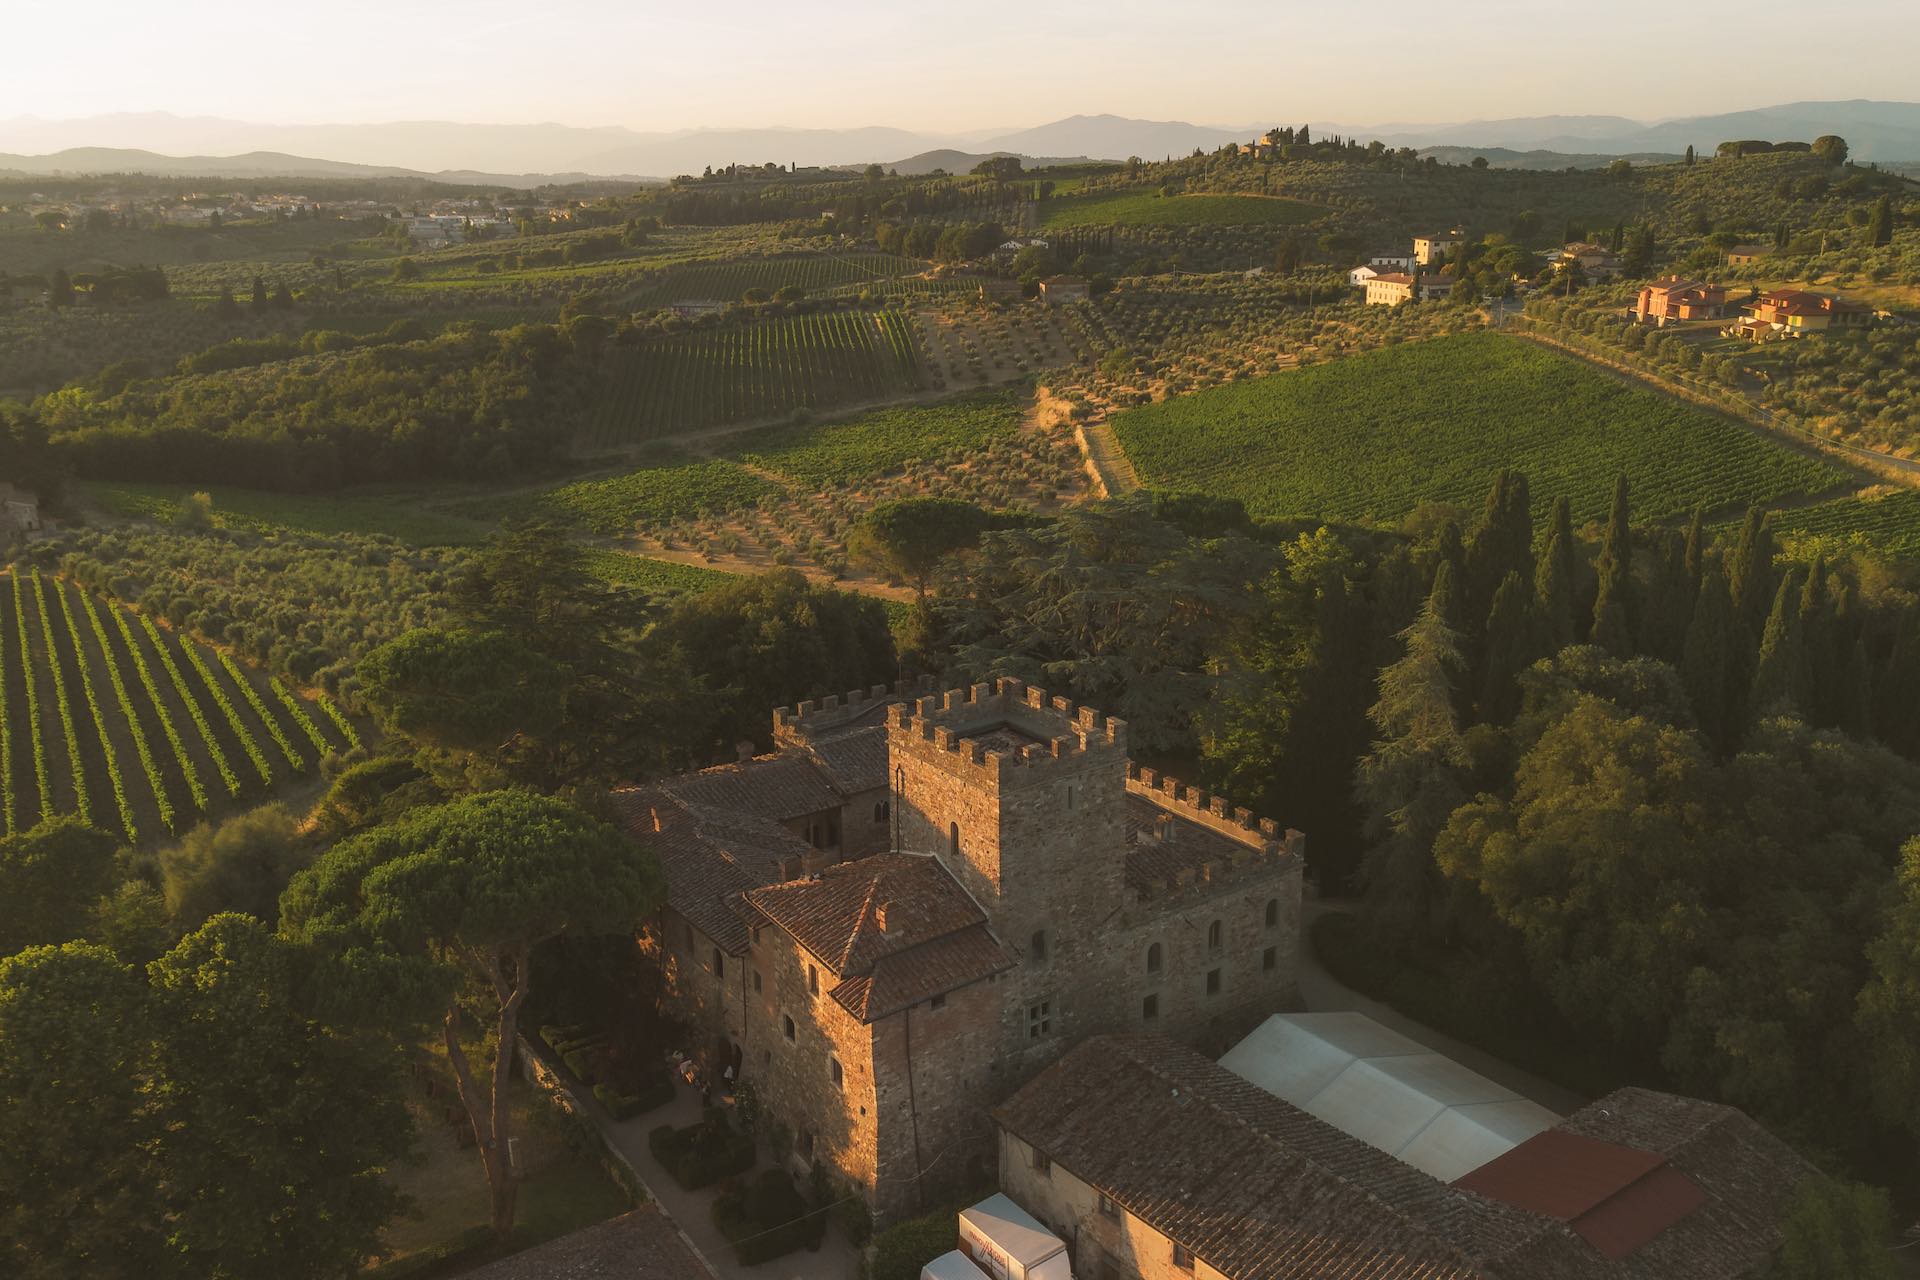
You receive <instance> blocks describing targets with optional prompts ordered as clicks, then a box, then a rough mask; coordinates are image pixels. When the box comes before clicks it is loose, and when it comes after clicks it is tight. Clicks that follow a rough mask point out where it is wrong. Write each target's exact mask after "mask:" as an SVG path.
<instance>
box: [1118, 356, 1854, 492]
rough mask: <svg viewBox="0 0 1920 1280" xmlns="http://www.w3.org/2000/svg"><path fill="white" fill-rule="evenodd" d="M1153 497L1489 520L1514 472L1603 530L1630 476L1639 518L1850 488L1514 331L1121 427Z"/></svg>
mask: <svg viewBox="0 0 1920 1280" xmlns="http://www.w3.org/2000/svg"><path fill="white" fill-rule="evenodd" d="M1113 426H1114V430H1115V432H1116V434H1117V435H1118V437H1119V440H1120V443H1121V444H1122V446H1123V447H1124V448H1125V449H1126V451H1127V455H1128V457H1129V458H1130V459H1131V460H1132V462H1133V465H1134V468H1135V470H1136V471H1138V472H1139V474H1140V477H1141V479H1142V480H1143V481H1145V482H1146V483H1147V484H1148V485H1149V486H1151V487H1154V488H1163V489H1177V490H1191V491H1195V492H1204V493H1213V494H1220V495H1223V496H1227V497H1235V498H1239V499H1241V500H1242V501H1244V502H1245V503H1246V505H1247V509H1248V511H1249V512H1251V513H1252V514H1254V515H1258V516H1314V517H1325V518H1331V519H1342V520H1366V519H1372V520H1379V521H1395V520H1398V519H1399V518H1400V517H1401V516H1403V515H1405V514H1406V513H1407V512H1408V511H1410V510H1412V509H1413V508H1414V507H1416V506H1418V505H1420V504H1421V503H1424V502H1447V503H1455V504H1458V505H1460V506H1463V507H1467V508H1477V507H1478V506H1479V504H1480V502H1481V501H1482V499H1483V498H1484V497H1485V495H1486V491H1487V486H1488V484H1489V483H1490V481H1491V480H1492V477H1493V475H1494V473H1495V472H1496V471H1498V470H1499V469H1500V468H1501V467H1503V466H1513V467H1517V468H1519V469H1520V470H1521V471H1524V472H1525V473H1526V474H1527V477H1528V479H1529V481H1530V482H1531V485H1532V491H1533V497H1534V502H1535V505H1536V507H1537V508H1539V509H1540V511H1541V512H1542V513H1544V509H1545V507H1546V505H1547V504H1548V503H1549V502H1550V501H1551V500H1552V499H1553V498H1555V497H1557V496H1560V495H1563V494H1564V495H1565V496H1566V497H1567V498H1568V499H1569V500H1570V501H1571V502H1572V504H1573V513H1574V518H1575V520H1576V522H1584V521H1588V520H1598V519H1600V518H1602V517H1603V516H1604V515H1605V513H1606V509H1607V503H1608V500H1609V496H1610V495H1611V493H1612V488H1613V483H1614V480H1615V478H1616V477H1617V476H1620V475H1622V474H1624V475H1626V476H1627V478H1628V481H1629V484H1630V485H1631V489H1632V496H1633V509H1634V515H1635V516H1636V518H1639V519H1661V518H1666V517H1672V516H1677V515H1680V514H1683V513H1685V512H1686V511H1688V510H1690V509H1692V508H1693V507H1694V506H1695V505H1698V504H1705V505H1706V506H1709V507H1723V506H1726V505H1728V504H1742V505H1744V504H1748V503H1762V504H1765V503H1768V502H1771V501H1775V500H1778V499H1780V498H1783V497H1787V496H1790V495H1797V494H1811V493H1821V492H1824V491H1826V490H1829V489H1832V488H1834V487H1836V486H1837V485H1840V484H1842V483H1844V482H1845V481H1846V479H1847V477H1846V476H1845V475H1844V474H1843V473H1842V472H1840V471H1839V470H1837V469H1836V468H1834V467H1832V466H1830V465H1828V464H1827V463H1825V462H1822V461H1819V460H1817V459H1814V458H1811V457H1809V456H1807V455H1805V454H1801V453H1798V452H1795V451H1793V450H1790V449H1788V448H1785V447H1784V446H1781V445H1776V444H1773V443H1771V442H1770V441H1768V440H1765V439H1763V438H1761V437H1760V436H1759V435H1757V434H1755V433H1754V432H1752V431H1750V430H1748V429H1747V428H1745V427H1742V426H1740V425H1739V424H1737V423H1734V422H1731V421H1729V420H1727V419H1724V418H1721V417H1718V416H1716V415H1713V414H1709V413H1706V412H1704V411H1702V410H1699V409H1695V408H1693V407H1691V406H1689V405H1686V404H1683V403H1681V402H1679V401H1677V400H1673V399H1671V398H1669V397H1666V396H1662V395H1660V394H1658V393H1656V392H1653V391H1650V390H1646V389H1644V388H1640V387H1636V386H1633V385H1631V384H1628V383H1626V382H1623V381H1621V380H1619V379H1616V378H1612V377H1609V376H1607V375H1606V374H1603V373H1600V372H1598V371H1596V370H1594V369H1592V368H1590V367H1588V366H1587V365H1585V364H1583V363H1581V362H1580V361H1578V360H1575V359H1573V358H1572V357H1569V356H1564V355H1560V354H1559V353H1557V352H1553V351H1548V350H1546V349H1544V348H1541V347H1537V346H1533V345H1530V344H1528V343H1525V342H1523V341H1521V340H1519V339H1517V338H1509V337H1506V336H1503V335H1500V334H1496V333H1474V334H1463V335H1460V336H1456V337H1449V338H1436V339H1432V340H1429V341H1425V342H1418V343H1408V344H1406V345H1402V346H1397V347H1388V348H1385V349H1383V350H1379V351H1375V352H1371V353H1369V354H1367V355H1362V356H1355V357H1353V358H1351V359H1345V360H1339V361H1336V362H1333V363H1331V364H1322V365H1312V366H1308V367H1306V368H1304V369H1300V370H1296V371H1293V372H1286V373H1276V374H1272V375H1269V376H1267V377H1264V378H1257V379H1254V380H1251V381H1247V382H1238V383H1232V384H1229V385H1227V386H1222V387H1215V388H1212V389H1210V390H1206V391H1201V392H1197V393H1195V394H1193V395H1189V396H1181V397H1178V398H1175V399H1172V400H1167V401H1165V402H1163V403H1160V404H1155V405H1146V406H1142V407H1140V408H1137V409H1129V410H1127V411H1125V412H1123V413H1121V414H1118V415H1116V416H1115V418H1114V419H1113Z"/></svg>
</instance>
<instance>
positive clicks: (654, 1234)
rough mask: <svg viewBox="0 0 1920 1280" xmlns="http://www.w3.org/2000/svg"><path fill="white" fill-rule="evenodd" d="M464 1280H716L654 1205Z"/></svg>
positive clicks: (508, 1259)
mask: <svg viewBox="0 0 1920 1280" xmlns="http://www.w3.org/2000/svg"><path fill="white" fill-rule="evenodd" d="M465 1274H466V1277H467V1280H714V1273H713V1271H712V1270H711V1269H710V1268H709V1267H707V1265H706V1264H705V1263H703V1262H702V1261H701V1260H700V1258H699V1256H698V1255H696V1254H695V1253H694V1251H693V1250H692V1249H691V1248H690V1247H689V1246H688V1245H687V1242H686V1240H685V1239H684V1238H682V1236H681V1235H680V1232H679V1229H678V1228H676V1227H675V1226H674V1225H673V1221H672V1219H670V1218H668V1217H667V1215H666V1214H664V1213H662V1212H661V1211H660V1207H659V1206H658V1205H651V1204H648V1205H642V1206H640V1207H639V1208H638V1209H634V1210H632V1211H631V1212H629V1213H623V1214H621V1215H620V1216H619V1217H617V1218H609V1219H607V1220H606V1221H605V1222H597V1223H595V1224H594V1225H593V1226H590V1227H582V1228H580V1230H578V1231H574V1232H569V1233H568V1234H567V1235H564V1236H561V1237H559V1238H558V1239H554V1240H548V1241H547V1242H545V1243H544V1244H537V1245H535V1246H533V1248H531V1249H523V1250H521V1251H520V1252H519V1253H516V1254H514V1255H512V1256H511V1257H506V1258H502V1259H500V1260H499V1261H498V1262H490V1263H488V1264H487V1265H486V1266H484V1267H481V1268H479V1269H478V1270H476V1271H469V1272H466V1273H465Z"/></svg>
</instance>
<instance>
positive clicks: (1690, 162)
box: [1686, 142, 1693, 169]
mask: <svg viewBox="0 0 1920 1280" xmlns="http://www.w3.org/2000/svg"><path fill="white" fill-rule="evenodd" d="M1686 164H1687V167H1688V168H1689V169H1691V168H1692V167H1693V144H1692V143H1691V142H1689V143H1688V144H1687V158H1686Z"/></svg>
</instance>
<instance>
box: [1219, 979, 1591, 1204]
mask: <svg viewBox="0 0 1920 1280" xmlns="http://www.w3.org/2000/svg"><path fill="white" fill-rule="evenodd" d="M1220 1065H1221V1066H1223V1067H1225V1068H1226V1069H1227V1070H1229V1071H1231V1072H1233V1073H1234V1074H1235V1075H1237V1076H1240V1077H1242V1078H1243V1079H1245V1080H1248V1081H1251V1082H1252V1083H1254V1084H1256V1085H1259V1086H1260V1087H1261V1088H1262V1089H1265V1090H1266V1091H1267V1092H1268V1093H1271V1094H1274V1095H1275V1096H1277V1097H1280V1098H1283V1099H1285V1100H1286V1101H1288V1102H1291V1103H1292V1104H1293V1105H1294V1106H1296V1107H1299V1108H1300V1109H1301V1110H1302V1111H1305V1112H1307V1113H1308V1114H1309V1115H1313V1116H1318V1117H1319V1118H1320V1119H1322V1120H1324V1121H1326V1122H1327V1123H1328V1124H1330V1125H1332V1126H1333V1127H1334V1128H1336V1129H1339V1130H1340V1131H1341V1132H1343V1133H1347V1134H1351V1135H1352V1136H1353V1137H1356V1138H1358V1139H1360V1140H1361V1141H1362V1142H1365V1143H1367V1144H1369V1145H1371V1146H1375V1147H1378V1148H1380V1150H1382V1151H1385V1152H1387V1153H1388V1154H1390V1155H1394V1156H1397V1157H1399V1158H1400V1159H1402V1160H1404V1161H1406V1162H1407V1163H1408V1164H1410V1165H1412V1166H1413V1167H1414V1168H1416V1169H1420V1170H1423V1171H1425V1172H1427V1173H1430V1174H1432V1175H1433V1176H1434V1177H1436V1178H1439V1179H1440V1180H1441V1181H1443V1182H1452V1181H1453V1180H1454V1179H1455V1178H1458V1177H1460V1176H1461V1175H1462V1174H1464V1173H1467V1172H1470V1171H1471V1170H1474V1169H1478V1168H1479V1167H1480V1166H1481V1165H1483V1164H1485V1163H1487V1161H1489V1160H1491V1159H1493V1158H1494V1157H1495V1156H1498V1155H1501V1154H1503V1153H1504V1152H1506V1151H1508V1150H1511V1149H1512V1148H1513V1147H1516V1146H1518V1145H1519V1144H1520V1143H1522V1142H1525V1141H1526V1140H1527V1139H1528V1138H1531V1137H1532V1136H1533V1135H1534V1134H1536V1133H1539V1132H1540V1131H1541V1130H1542V1129H1547V1128H1551V1127H1552V1126H1553V1125H1555V1124H1557V1123H1558V1122H1559V1120H1560V1117H1559V1116H1557V1115H1555V1114H1554V1113H1553V1112H1551V1111H1549V1110H1547V1109H1546V1108H1545V1107H1543V1106H1540V1105H1539V1104H1538V1103H1535V1102H1529V1101H1528V1100H1527V1099H1525V1098H1522V1097H1521V1096H1520V1095H1519V1094H1517V1093H1515V1092H1514V1091H1513V1090H1511V1089H1509V1088H1507V1087H1505V1086H1504V1085H1498V1084H1495V1083H1494V1082H1493V1081H1491V1080H1489V1079H1487V1078H1486V1077H1485V1076H1483V1075H1480V1074H1479V1073H1477V1072H1474V1071H1469V1070H1468V1069H1467V1068H1465V1067H1463V1066H1461V1065H1460V1064H1459V1063H1457V1062H1455V1061H1454V1060H1453V1059H1451V1058H1448V1057H1444V1056H1442V1055H1441V1054H1437V1053H1435V1052H1433V1051H1432V1050H1431V1049H1428V1048H1427V1047H1426V1046H1425V1045H1422V1044H1419V1043H1417V1042H1415V1041H1412V1040H1409V1039H1408V1038H1407V1037H1405V1036H1403V1035H1401V1034H1400V1033H1399V1032H1397V1031H1393V1030H1390V1029H1388V1028H1386V1027H1383V1026H1381V1025H1380V1024H1379V1023H1377V1022H1375V1021H1374V1020H1373V1019H1372V1018H1369V1017H1367V1016H1366V1015H1365V1014H1361V1013H1279V1014H1275V1015H1274V1016H1273V1017H1271V1018H1268V1019H1267V1020H1266V1021H1265V1022H1263V1023H1261V1024H1260V1025H1259V1026H1257V1027H1255V1028H1254V1029H1253V1030H1252V1031H1251V1032H1249V1033H1248V1035H1247V1037H1246V1039H1244V1040H1242V1041H1241V1042H1240V1043H1239V1044H1237V1045H1235V1046H1234V1047H1233V1048H1232V1049H1229V1050H1228V1051H1227V1054H1226V1056H1225V1057H1223V1058H1221V1059H1220Z"/></svg>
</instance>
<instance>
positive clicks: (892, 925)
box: [873, 902, 900, 933]
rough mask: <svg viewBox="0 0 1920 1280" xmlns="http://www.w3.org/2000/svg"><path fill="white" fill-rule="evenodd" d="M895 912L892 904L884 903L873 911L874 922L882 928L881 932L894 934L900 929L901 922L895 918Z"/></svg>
mask: <svg viewBox="0 0 1920 1280" xmlns="http://www.w3.org/2000/svg"><path fill="white" fill-rule="evenodd" d="M894 910H895V908H894V905H893V903H891V902H883V903H881V904H880V905H879V906H877V907H875V908H874V909H873V922H874V923H875V924H877V925H879V926H880V932H882V933H892V932H893V931H894V930H895V929H896V928H898V927H899V924H900V922H899V920H897V919H895V918H894V914H893V913H894Z"/></svg>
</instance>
